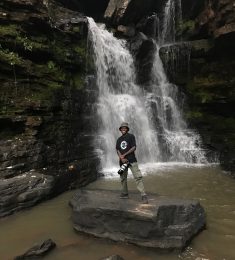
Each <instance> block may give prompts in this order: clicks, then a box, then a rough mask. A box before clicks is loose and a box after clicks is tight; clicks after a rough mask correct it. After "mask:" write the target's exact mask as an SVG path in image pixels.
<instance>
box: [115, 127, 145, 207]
mask: <svg viewBox="0 0 235 260" xmlns="http://www.w3.org/2000/svg"><path fill="white" fill-rule="evenodd" d="M119 130H120V132H121V133H122V136H120V137H119V138H118V139H117V143H116V150H117V154H118V157H119V164H120V166H122V165H123V164H125V163H127V164H128V165H129V167H128V168H130V169H131V172H132V174H133V176H134V179H135V182H136V186H137V189H138V190H139V191H140V193H141V197H142V201H143V203H145V204H147V203H148V197H147V195H146V193H145V189H144V184H143V177H142V174H141V171H140V169H139V167H138V163H137V160H136V157H135V150H136V142H135V136H134V135H133V134H130V133H128V132H129V126H128V123H122V124H121V126H120V127H119ZM128 168H126V169H125V170H124V172H123V173H122V174H120V178H121V185H122V193H121V195H120V198H121V199H128V187H127V174H128Z"/></svg>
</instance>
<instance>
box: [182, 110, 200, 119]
mask: <svg viewBox="0 0 235 260" xmlns="http://www.w3.org/2000/svg"><path fill="white" fill-rule="evenodd" d="M185 116H186V118H187V119H200V118H202V117H203V114H202V112H200V111H188V112H187V113H186V115H185Z"/></svg>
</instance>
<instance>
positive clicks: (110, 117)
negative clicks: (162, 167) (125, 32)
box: [88, 0, 207, 169]
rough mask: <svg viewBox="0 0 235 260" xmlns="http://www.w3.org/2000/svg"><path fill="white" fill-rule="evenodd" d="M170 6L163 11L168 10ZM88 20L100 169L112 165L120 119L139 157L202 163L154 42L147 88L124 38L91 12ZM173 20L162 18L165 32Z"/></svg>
mask: <svg viewBox="0 0 235 260" xmlns="http://www.w3.org/2000/svg"><path fill="white" fill-rule="evenodd" d="M177 1H178V0H177ZM172 2H174V1H173V0H169V1H168V2H167V4H168V5H169V6H172ZM178 6H179V4H178ZM169 8H170V7H169ZM169 8H167V7H166V8H165V11H166V14H168V15H171V13H170V12H169V11H167V10H168V9H169ZM175 15H176V14H175ZM174 17H175V16H174ZM174 17H172V18H174ZM173 20H174V22H175V19H173ZM166 21H167V22H166ZM88 22H89V39H90V41H91V43H92V47H93V53H94V63H95V67H96V74H97V75H96V78H97V86H98V89H99V96H98V101H97V120H99V129H98V133H97V135H98V137H99V138H97V146H98V147H100V150H101V151H102V156H101V161H102V166H103V169H104V168H111V167H113V166H114V165H117V161H118V158H117V155H116V153H115V143H116V139H117V137H118V136H119V135H120V134H119V132H118V128H119V125H120V123H121V122H122V121H126V122H128V123H129V124H130V126H131V132H132V133H133V134H135V135H136V137H137V147H138V149H137V158H138V161H139V162H141V163H147V162H184V163H206V162H207V160H206V157H205V154H204V151H203V150H202V149H200V144H201V141H200V137H199V136H198V135H197V134H196V133H195V132H194V131H193V130H190V129H188V128H187V125H186V123H185V121H184V120H183V117H182V115H181V112H180V108H179V104H180V102H182V100H180V98H179V93H178V91H177V87H176V86H175V85H174V84H171V83H169V81H168V80H167V77H166V74H165V72H164V68H163V65H162V62H161V59H160V57H159V46H158V44H157V43H156V54H155V59H154V64H153V69H152V82H151V86H149V88H148V92H146V91H144V90H143V88H141V87H140V86H138V85H137V84H136V83H135V82H136V75H135V67H134V61H133V58H132V56H131V54H130V52H129V50H128V49H127V47H126V42H125V41H124V40H120V39H117V38H115V37H114V36H113V34H112V33H110V32H108V31H107V30H106V29H105V27H104V25H101V26H97V25H96V23H95V22H94V21H93V19H92V18H88ZM174 26H175V24H174ZM174 26H173V25H172V24H171V22H170V20H169V19H168V20H167V19H166V18H164V23H163V28H164V30H165V31H166V32H168V31H171V29H169V28H166V27H170V28H173V27H174ZM166 34H167V33H166ZM163 40H164V38H163ZM164 41H165V40H164Z"/></svg>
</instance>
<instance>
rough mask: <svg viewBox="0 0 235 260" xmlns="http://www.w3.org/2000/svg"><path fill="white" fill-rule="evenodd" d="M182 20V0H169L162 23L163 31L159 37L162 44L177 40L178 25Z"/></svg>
mask: <svg viewBox="0 0 235 260" xmlns="http://www.w3.org/2000/svg"><path fill="white" fill-rule="evenodd" d="M181 20H182V8H181V0H167V2H166V5H165V8H164V15H163V19H162V23H161V25H162V26H161V27H162V28H161V29H162V30H161V31H162V33H161V35H160V39H159V42H160V44H163V43H173V42H175V40H176V39H175V38H176V27H177V24H179V23H180V21H181Z"/></svg>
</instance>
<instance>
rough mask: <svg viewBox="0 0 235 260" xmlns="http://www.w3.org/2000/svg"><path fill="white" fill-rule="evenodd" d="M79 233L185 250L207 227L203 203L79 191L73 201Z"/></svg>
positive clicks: (111, 192)
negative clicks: (142, 199) (142, 200)
mask: <svg viewBox="0 0 235 260" xmlns="http://www.w3.org/2000/svg"><path fill="white" fill-rule="evenodd" d="M70 205H71V206H72V209H73V214H72V219H73V223H74V228H75V230H77V231H80V232H84V233H87V234H91V235H94V236H96V237H101V238H109V239H112V240H114V241H122V242H128V243H133V244H136V245H140V246H145V247H152V248H159V249H167V250H168V249H182V248H184V247H185V246H186V244H187V243H188V242H189V241H190V240H191V239H192V237H193V236H195V235H196V234H197V233H198V232H199V231H200V230H202V228H203V227H204V226H205V212H204V209H203V208H202V206H201V205H200V204H199V202H197V201H194V200H183V199H173V198H166V197H159V196H156V195H150V196H149V204H142V203H141V200H140V195H139V194H131V195H130V199H125V200H121V199H119V193H118V192H116V191H105V190H78V191H77V192H76V193H75V195H74V197H73V198H72V199H71V201H70Z"/></svg>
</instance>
